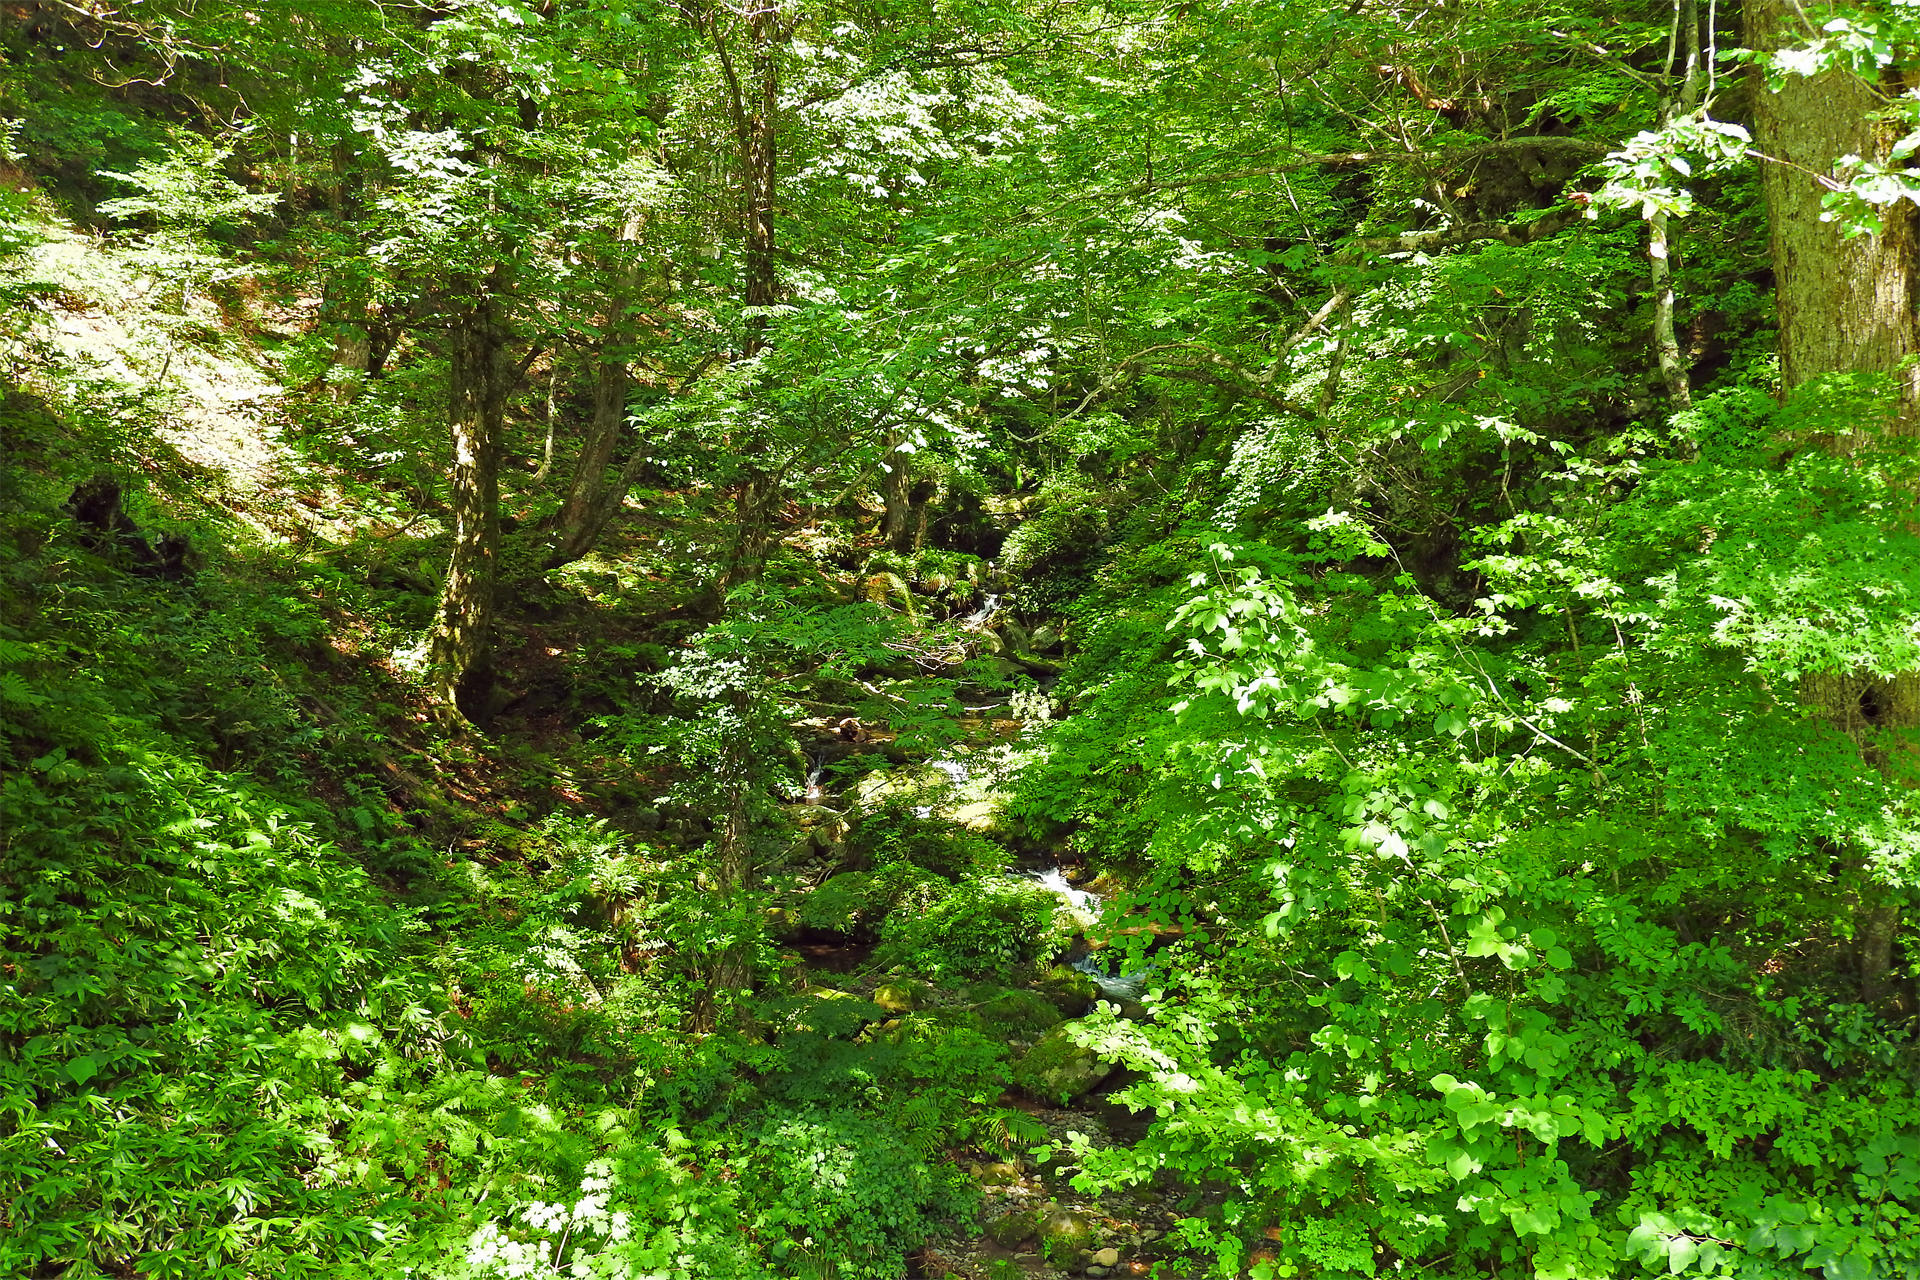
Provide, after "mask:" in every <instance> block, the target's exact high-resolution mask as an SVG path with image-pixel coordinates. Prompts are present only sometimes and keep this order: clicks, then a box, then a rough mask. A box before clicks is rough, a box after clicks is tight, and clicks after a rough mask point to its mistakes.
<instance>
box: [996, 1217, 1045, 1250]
mask: <svg viewBox="0 0 1920 1280" xmlns="http://www.w3.org/2000/svg"><path fill="white" fill-rule="evenodd" d="M1037 1226H1038V1223H1037V1222H1036V1221H1035V1214H1034V1212H1033V1210H1031V1209H1015V1210H1014V1211H1013V1212H1012V1213H1003V1214H1001V1215H1000V1216H999V1217H997V1218H993V1219H990V1220H989V1221H988V1222H987V1227H986V1231H987V1239H989V1240H991V1241H993V1242H994V1243H995V1244H997V1245H999V1246H1000V1247H1001V1248H1002V1249H1017V1248H1019V1247H1020V1246H1021V1245H1022V1244H1024V1243H1025V1242H1027V1241H1028V1240H1031V1239H1033V1235H1034V1231H1035V1229H1036V1227H1037Z"/></svg>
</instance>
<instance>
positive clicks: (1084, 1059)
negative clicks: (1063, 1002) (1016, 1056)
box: [1013, 1022, 1114, 1103]
mask: <svg viewBox="0 0 1920 1280" xmlns="http://www.w3.org/2000/svg"><path fill="white" fill-rule="evenodd" d="M1073 1027H1074V1024H1073V1023H1071V1022H1063V1023H1061V1024H1060V1025H1059V1026H1057V1027H1055V1028H1054V1029H1053V1030H1051V1031H1049V1032H1047V1034H1046V1035H1044V1036H1042V1037H1040V1039H1039V1041H1038V1042H1037V1043H1036V1044H1035V1045H1034V1046H1033V1048H1031V1049H1029V1050H1027V1052H1026V1054H1025V1055H1024V1056H1023V1057H1022V1058H1021V1059H1020V1061H1019V1062H1017V1063H1015V1064H1014V1068H1013V1081H1014V1083H1015V1084H1017V1085H1019V1086H1020V1087H1021V1088H1022V1089H1025V1090H1026V1091H1027V1092H1028V1093H1031V1094H1033V1095H1034V1096H1035V1097H1039V1098H1047V1099H1050V1100H1052V1101H1055V1102H1063V1103H1064V1102H1071V1101H1073V1099H1075V1098H1077V1097H1079V1096H1080V1095H1081V1094H1083V1093H1086V1092H1087V1091H1089V1090H1090V1089H1093V1088H1095V1087H1096V1086H1098V1085H1099V1084H1100V1083H1101V1082H1102V1081H1104V1080H1105V1079H1106V1078H1107V1077H1108V1076H1110V1075H1112V1074H1113V1070H1114V1064H1113V1063H1111V1062H1103V1061H1101V1060H1100V1057H1099V1055H1098V1054H1096V1053H1094V1051H1093V1050H1091V1049H1088V1048H1086V1047H1084V1046H1082V1045H1079V1044H1076V1043H1074V1041H1073V1038H1072V1031H1073Z"/></svg>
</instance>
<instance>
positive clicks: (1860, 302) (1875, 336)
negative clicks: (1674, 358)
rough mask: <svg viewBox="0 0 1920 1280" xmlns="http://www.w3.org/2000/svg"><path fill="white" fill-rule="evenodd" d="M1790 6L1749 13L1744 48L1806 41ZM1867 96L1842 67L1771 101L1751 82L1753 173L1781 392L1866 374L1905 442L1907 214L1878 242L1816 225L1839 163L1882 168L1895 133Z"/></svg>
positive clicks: (1912, 247) (1787, 87)
mask: <svg viewBox="0 0 1920 1280" xmlns="http://www.w3.org/2000/svg"><path fill="white" fill-rule="evenodd" d="M1799 9H1800V6H1799V5H1798V4H1797V3H1791V2H1789V0H1756V2H1755V3H1752V4H1750V5H1749V6H1748V42H1749V44H1750V45H1751V46H1752V47H1753V48H1756V49H1775V48H1780V47H1782V46H1783V45H1787V44H1790V43H1794V42H1797V41H1802V40H1806V39H1808V38H1810V37H1811V36H1812V34H1813V33H1812V32H1809V31H1807V30H1806V29H1805V27H1804V24H1803V20H1802V19H1800V18H1799V17H1798V16H1797V15H1798V11H1799ZM1881 89H1884V90H1885V91H1887V92H1891V93H1895V94H1897V93H1899V92H1900V91H1901V86H1900V84H1898V83H1891V84H1887V85H1884V86H1881V88H1880V89H1876V87H1875V86H1874V85H1871V84H1868V83H1867V82H1866V81H1864V80H1861V79H1860V78H1859V77H1858V76H1855V75H1853V74H1851V73H1850V72H1848V71H1845V70H1832V71H1826V72H1823V73H1821V74H1820V75H1817V76H1812V77H1807V76H1788V77H1787V79H1786V83H1785V84H1783V85H1782V86H1781V89H1780V91H1779V92H1778V93H1770V92H1768V91H1767V89H1766V87H1765V85H1764V83H1761V82H1759V81H1758V79H1757V78H1756V90H1755V94H1754V144H1755V146H1756V148H1757V149H1758V150H1759V151H1760V152H1761V153H1762V154H1763V155H1764V156H1766V157H1768V159H1767V161H1765V162H1763V163H1762V164H1761V176H1762V180H1763V183H1764V186H1765V190H1766V198H1767V211H1768V215H1769V221H1770V224H1771V233H1772V255H1773V269H1774V275H1775V278H1776V285H1775V291H1776V296H1777V305H1778V307H1779V314H1780V374H1781V381H1782V382H1783V384H1784V385H1785V386H1787V387H1788V388H1792V387H1796V386H1799V385H1800V384H1801V383H1803V382H1805V381H1807V380H1808V379H1809V378H1813V377H1817V376H1819V375H1820V374H1824V373H1842V372H1862V373H1865V372H1873V373H1885V374H1889V375H1891V376H1893V377H1894V378H1895V379H1896V381H1897V382H1898V384H1899V387H1900V399H1901V415H1900V417H1901V424H1900V427H1899V432H1900V434H1902V435H1911V434H1915V433H1916V425H1917V423H1916V420H1917V419H1920V413H1917V412H1916V408H1917V407H1920V365H1916V366H1909V367H1906V368H1902V367H1901V366H1902V364H1903V363H1904V362H1906V361H1907V360H1908V359H1909V358H1910V357H1912V356H1913V355H1914V354H1915V353H1916V352H1920V315H1916V313H1915V309H1914V304H1915V301H1916V299H1920V291H1916V288H1915V283H1916V282H1915V272H1916V270H1920V257H1916V252H1917V251H1920V237H1916V229H1917V226H1920V221H1917V220H1916V217H1915V210H1914V208H1913V206H1912V205H1910V204H1908V203H1906V202H1905V201H1901V202H1897V203H1895V204H1893V205H1891V206H1889V207H1887V208H1886V210H1885V214H1886V229H1885V230H1884V231H1883V232H1882V233H1881V234H1879V235H1874V236H1868V235H1860V236H1854V237H1852V238H1851V239H1847V238H1845V237H1844V236H1843V234H1842V231H1841V228H1840V226H1839V224H1838V223H1835V222H1822V221H1820V214H1821V212H1822V210H1821V206H1820V197H1821V195H1822V194H1823V192H1824V188H1823V187H1822V186H1821V185H1820V183H1819V181H1818V180H1817V178H1816V176H1815V175H1830V174H1831V173H1832V171H1833V169H1834V165H1835V163H1836V162H1837V161H1838V160H1839V159H1840V158H1841V157H1843V156H1848V155H1856V156H1862V157H1865V158H1867V159H1877V160H1880V161H1883V162H1885V161H1887V160H1888V158H1889V151H1890V148H1891V147H1892V144H1893V143H1894V141H1895V140H1896V138H1897V137H1898V135H1899V132H1900V131H1899V130H1898V129H1896V128H1893V127H1891V126H1889V125H1888V124H1886V123H1885V122H1883V121H1879V120H1875V119H1874V118H1873V116H1874V114H1875V113H1877V112H1879V111H1880V110H1882V109H1883V108H1884V106H1885V105H1886V104H1885V100H1884V98H1883V96H1882V92H1881Z"/></svg>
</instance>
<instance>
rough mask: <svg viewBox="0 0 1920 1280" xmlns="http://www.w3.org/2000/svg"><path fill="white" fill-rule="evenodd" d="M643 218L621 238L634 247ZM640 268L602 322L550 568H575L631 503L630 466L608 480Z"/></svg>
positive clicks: (628, 274) (630, 265)
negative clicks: (587, 417)
mask: <svg viewBox="0 0 1920 1280" xmlns="http://www.w3.org/2000/svg"><path fill="white" fill-rule="evenodd" d="M641 225H642V223H641V219H640V218H638V217H634V218H630V219H628V221H627V223H626V225H625V226H623V227H622V228H621V229H620V238H621V240H623V241H625V242H628V243H632V242H634V241H636V240H638V239H639V238H640V230H641ZM640 274H641V273H640V265H639V262H638V260H637V259H630V260H629V261H628V262H627V264H626V265H625V267H623V268H622V269H621V270H620V272H619V277H618V280H617V283H616V284H615V285H614V288H613V297H612V299H611V301H610V302H609V304H608V306H607V313H606V317H605V319H604V320H603V321H602V322H601V327H602V331H603V332H604V333H605V334H606V345H605V347H604V348H603V349H602V351H601V355H600V373H599V377H598V379H597V380H596V382H595V384H594V389H593V420H592V421H591V422H590V423H588V425H587V436H586V439H585V440H584V441H582V442H581V446H580V465H579V466H578V467H576V468H575V469H574V473H573V483H572V484H571V485H570V486H568V489H567V497H566V501H565V502H563V503H561V505H560V511H559V513H558V514H557V515H556V516H555V517H554V521H553V523H554V528H555V531H556V532H555V537H554V545H553V550H552V552H551V553H550V554H549V555H548V556H547V560H546V567H547V568H549V569H556V568H558V567H559V566H561V565H563V564H570V563H572V562H573V561H575V560H578V559H579V558H580V557H581V556H584V555H585V554H587V552H589V551H591V550H592V549H593V546H594V544H595V543H596V542H598V541H599V540H600V534H601V533H602V531H604V530H605V529H606V527H607V525H608V523H609V522H610V521H611V520H612V519H613V516H614V513H615V512H617V511H619V509H620V504H621V503H623V502H625V501H626V499H627V491H628V490H629V489H630V488H632V487H633V481H634V478H635V476H636V474H637V473H638V471H639V464H638V463H630V464H629V465H628V466H626V467H625V468H623V469H622V470H621V472H620V474H619V475H618V477H616V478H615V479H614V480H612V481H611V482H609V480H608V478H607V469H608V468H609V467H611V466H612V465H613V459H614V455H615V454H616V453H618V452H619V448H620V441H621V440H622V439H623V438H624V437H625V436H626V434H627V394H628V392H629V391H631V390H632V387H633V382H632V379H631V378H630V377H629V376H628V372H627V358H628V350H629V347H630V345H631V343H632V339H633V331H634V323H633V320H632V318H631V312H632V310H633V307H634V304H635V302H636V301H637V299H638V297H639V293H640Z"/></svg>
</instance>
